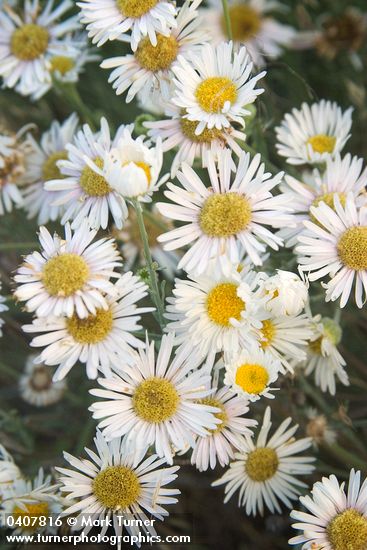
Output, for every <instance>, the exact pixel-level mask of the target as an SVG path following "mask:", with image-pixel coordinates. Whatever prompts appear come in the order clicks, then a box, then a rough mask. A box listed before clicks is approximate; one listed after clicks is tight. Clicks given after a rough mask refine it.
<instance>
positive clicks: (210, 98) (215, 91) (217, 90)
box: [195, 76, 237, 113]
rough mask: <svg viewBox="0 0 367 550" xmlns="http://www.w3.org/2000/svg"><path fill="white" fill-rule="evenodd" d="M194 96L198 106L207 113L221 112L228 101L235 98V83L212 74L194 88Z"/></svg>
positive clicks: (230, 101)
mask: <svg viewBox="0 0 367 550" xmlns="http://www.w3.org/2000/svg"><path fill="white" fill-rule="evenodd" d="M195 97H196V99H197V100H198V103H199V105H200V107H201V108H202V109H203V110H204V111H205V112H207V113H221V112H222V110H223V108H224V105H225V104H226V103H227V102H228V101H229V103H230V104H231V105H233V103H234V102H235V101H236V99H237V88H236V85H235V84H234V83H233V82H232V80H230V79H229V78H227V77H225V76H212V77H210V78H206V79H205V80H203V81H202V82H201V83H200V84H199V86H198V87H197V88H196V91H195Z"/></svg>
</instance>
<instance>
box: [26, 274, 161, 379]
mask: <svg viewBox="0 0 367 550" xmlns="http://www.w3.org/2000/svg"><path fill="white" fill-rule="evenodd" d="M147 288H148V287H147V285H146V284H144V283H142V282H141V281H140V280H139V278H138V277H136V276H134V275H133V274H132V273H131V272H129V273H125V274H124V275H122V276H121V277H120V278H119V279H118V280H117V282H116V284H115V285H114V296H113V297H111V296H109V297H106V298H105V303H106V306H107V307H106V308H102V307H101V306H99V307H97V308H96V311H95V312H94V313H91V314H89V315H88V316H87V317H83V318H80V317H79V315H78V312H77V311H76V312H75V313H74V314H73V315H72V316H71V317H69V318H67V317H59V318H57V317H47V318H46V317H41V318H38V319H35V320H34V321H33V324H32V325H25V326H24V327H23V330H24V331H25V332H32V333H33V332H42V333H44V334H42V335H41V336H36V337H35V338H34V339H33V340H32V342H31V346H34V347H44V348H45V349H44V350H43V351H42V353H41V355H40V356H39V357H38V358H37V359H36V362H37V363H39V362H43V363H45V364H46V365H60V366H59V368H58V369H57V371H56V372H55V374H54V376H53V381H54V382H57V381H59V380H62V379H63V378H64V377H65V376H66V375H67V374H68V372H69V371H70V369H71V368H72V367H73V366H74V365H75V363H76V362H77V361H80V362H81V363H85V364H86V371H87V376H88V378H96V377H97V374H98V370H100V371H101V372H103V373H104V374H105V375H106V376H111V367H112V366H115V367H116V368H118V367H119V366H120V365H121V363H124V362H131V361H132V359H131V357H130V355H131V353H132V351H133V349H135V348H142V347H144V343H143V342H141V341H140V340H138V339H137V338H136V337H135V336H134V335H133V334H131V333H132V332H134V331H136V330H139V329H142V327H141V326H140V325H139V324H138V322H139V321H140V319H141V316H140V314H141V313H146V312H149V311H153V308H151V307H143V308H140V307H137V306H136V302H138V301H139V300H141V299H142V298H144V296H146V295H147Z"/></svg>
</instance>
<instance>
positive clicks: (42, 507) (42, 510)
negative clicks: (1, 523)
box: [12, 502, 50, 531]
mask: <svg viewBox="0 0 367 550" xmlns="http://www.w3.org/2000/svg"><path fill="white" fill-rule="evenodd" d="M24 507H25V510H23V508H20V507H19V506H15V507H14V509H13V511H12V516H13V518H14V521H16V522H17V524H16V525H18V526H19V527H21V528H22V529H24V530H25V531H36V530H37V528H38V527H40V526H41V525H40V523H41V522H40V518H41V517H48V516H49V514H50V511H49V505H48V503H47V502H35V503H34V504H24ZM33 518H34V519H33Z"/></svg>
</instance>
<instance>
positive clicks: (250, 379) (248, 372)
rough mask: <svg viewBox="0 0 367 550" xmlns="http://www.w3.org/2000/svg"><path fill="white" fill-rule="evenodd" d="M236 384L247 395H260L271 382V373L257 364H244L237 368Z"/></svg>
mask: <svg viewBox="0 0 367 550" xmlns="http://www.w3.org/2000/svg"><path fill="white" fill-rule="evenodd" d="M235 382H236V384H237V386H240V388H242V389H243V390H244V391H245V392H246V393H252V394H256V395H258V394H260V393H261V392H263V391H264V390H265V388H266V386H267V383H268V382H269V373H268V371H267V370H266V368H265V367H263V366H262V365H259V364H257V363H244V364H243V365H241V366H240V367H238V368H237V371H236V378H235Z"/></svg>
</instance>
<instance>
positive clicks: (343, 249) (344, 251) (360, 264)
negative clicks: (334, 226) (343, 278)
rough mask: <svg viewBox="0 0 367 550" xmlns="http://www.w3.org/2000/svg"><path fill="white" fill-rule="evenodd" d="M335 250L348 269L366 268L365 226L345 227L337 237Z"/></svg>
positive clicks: (366, 241) (366, 240) (366, 244)
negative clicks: (338, 237)
mask: <svg viewBox="0 0 367 550" xmlns="http://www.w3.org/2000/svg"><path fill="white" fill-rule="evenodd" d="M337 250H338V254H339V258H340V260H341V262H342V263H343V264H344V265H345V266H347V267H349V269H354V270H356V271H360V270H365V269H367V226H356V227H350V228H349V229H347V230H346V231H345V232H344V233H343V234H342V236H341V237H340V239H339V242H338V244H337Z"/></svg>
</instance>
